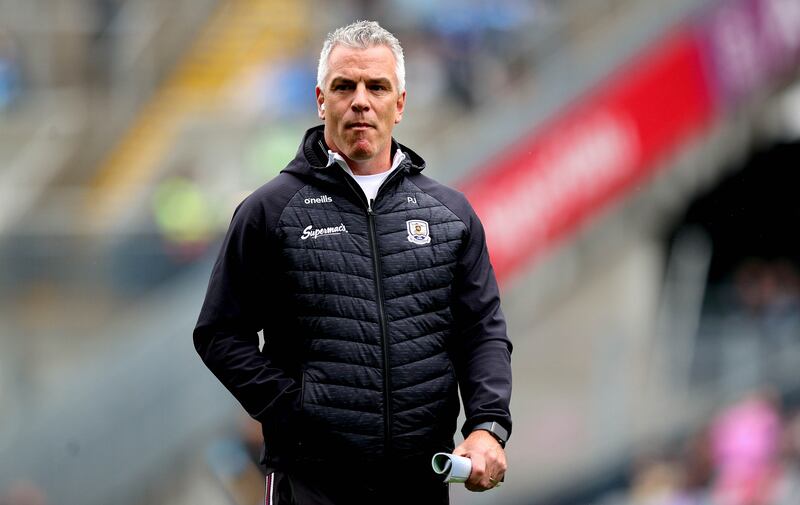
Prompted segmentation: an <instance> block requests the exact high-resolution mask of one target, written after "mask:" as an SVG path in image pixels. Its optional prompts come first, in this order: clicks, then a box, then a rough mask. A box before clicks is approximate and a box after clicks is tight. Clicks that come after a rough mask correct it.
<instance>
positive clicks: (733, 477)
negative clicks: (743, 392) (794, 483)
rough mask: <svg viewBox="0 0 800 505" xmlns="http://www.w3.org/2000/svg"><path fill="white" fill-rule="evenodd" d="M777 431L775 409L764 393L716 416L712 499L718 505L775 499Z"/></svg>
mask: <svg viewBox="0 0 800 505" xmlns="http://www.w3.org/2000/svg"><path fill="white" fill-rule="evenodd" d="M780 435H781V421H780V416H779V413H778V409H777V407H776V405H775V403H774V402H773V401H771V399H769V398H768V397H766V396H765V395H758V396H752V397H750V398H746V399H745V400H743V401H741V402H739V403H738V404H736V405H734V406H732V407H730V408H728V409H726V410H725V411H723V412H722V413H721V414H720V415H719V416H718V417H717V419H715V421H714V423H713V426H712V447H713V454H714V465H715V467H716V478H715V481H714V498H715V501H717V502H718V503H720V504H721V505H768V504H772V503H774V500H773V498H774V495H775V491H776V484H777V481H778V476H779V471H778V469H779V460H778V455H779V448H780Z"/></svg>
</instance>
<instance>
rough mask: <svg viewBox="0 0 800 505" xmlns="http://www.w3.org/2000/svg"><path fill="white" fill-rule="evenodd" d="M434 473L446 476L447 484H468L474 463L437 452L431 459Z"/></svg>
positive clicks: (453, 455) (463, 458)
mask: <svg viewBox="0 0 800 505" xmlns="http://www.w3.org/2000/svg"><path fill="white" fill-rule="evenodd" d="M431 466H432V467H433V471H434V472H436V473H438V474H439V475H444V481H445V482H466V481H467V479H468V478H469V474H470V473H471V472H472V461H470V459H469V458H465V457H464V456H456V455H455V454H448V453H446V452H437V453H436V454H434V455H433V459H431Z"/></svg>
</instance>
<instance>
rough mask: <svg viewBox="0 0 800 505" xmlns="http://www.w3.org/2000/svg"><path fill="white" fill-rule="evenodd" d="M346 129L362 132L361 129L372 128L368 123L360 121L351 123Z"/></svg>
mask: <svg viewBox="0 0 800 505" xmlns="http://www.w3.org/2000/svg"><path fill="white" fill-rule="evenodd" d="M347 127H348V128H351V129H354V130H363V129H366V128H372V125H371V124H369V123H362V122H360V121H356V122H353V123H348V124H347Z"/></svg>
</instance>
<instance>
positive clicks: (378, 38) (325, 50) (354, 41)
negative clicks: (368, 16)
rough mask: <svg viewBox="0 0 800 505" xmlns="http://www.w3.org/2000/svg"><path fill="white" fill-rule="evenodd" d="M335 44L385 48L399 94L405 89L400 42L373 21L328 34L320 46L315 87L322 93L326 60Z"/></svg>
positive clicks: (351, 25)
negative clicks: (390, 58) (390, 53)
mask: <svg viewBox="0 0 800 505" xmlns="http://www.w3.org/2000/svg"><path fill="white" fill-rule="evenodd" d="M337 44H341V45H343V46H347V47H351V48H354V49H368V48H370V47H375V46H386V47H388V48H389V49H391V50H392V54H393V55H394V61H395V74H397V86H398V88H399V91H400V93H402V92H403V91H405V89H406V64H405V60H404V58H403V48H402V47H401V46H400V41H399V40H397V37H395V36H394V35H392V34H391V33H390V32H389V31H388V30H386V29H384V28H382V27H381V25H379V24H378V23H376V22H375V21H356V22H355V23H351V24H349V25H347V26H343V27H341V28H338V29H336V31H334V32H332V33H329V34H328V37H327V38H326V39H325V43H324V44H323V45H322V52H321V53H320V55H319V66H318V67H317V86H319V88H320V89H322V90H323V91H324V89H325V88H324V87H323V86H322V85H323V82H324V81H325V78H326V77H327V76H328V71H329V69H328V59H329V58H330V55H331V51H332V50H333V48H334V47H336V45H337Z"/></svg>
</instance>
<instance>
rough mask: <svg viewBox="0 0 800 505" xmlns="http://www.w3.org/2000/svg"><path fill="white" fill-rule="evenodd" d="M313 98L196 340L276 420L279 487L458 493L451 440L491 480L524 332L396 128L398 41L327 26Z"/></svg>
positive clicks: (421, 495)
mask: <svg viewBox="0 0 800 505" xmlns="http://www.w3.org/2000/svg"><path fill="white" fill-rule="evenodd" d="M316 98H317V107H318V113H319V117H320V119H321V120H322V121H323V122H324V125H323V126H319V127H315V128H312V129H310V130H308V132H307V133H306V135H305V137H304V138H303V141H302V143H301V144H300V148H299V150H298V152H297V156H296V157H295V159H294V160H293V161H292V162H290V163H289V165H288V166H287V167H286V168H285V169H284V170H283V171H282V172H281V174H280V175H278V176H277V177H276V178H275V179H273V180H272V181H270V182H269V183H267V184H265V185H264V186H262V187H261V188H259V189H258V190H256V191H255V192H254V193H253V194H252V195H250V196H249V197H248V198H247V199H246V200H245V201H244V202H242V204H241V205H240V206H239V208H238V209H237V210H236V212H235V214H234V217H233V220H232V222H231V226H230V229H229V230H228V234H227V236H226V238H225V241H224V243H223V246H222V250H221V252H220V255H219V258H218V260H217V263H216V265H215V266H214V271H213V273H212V275H211V281H210V283H209V287H208V293H207V295H206V300H205V303H204V305H203V309H202V312H201V314H200V318H199V321H198V323H197V327H196V329H195V332H194V342H195V347H196V348H197V351H198V352H199V353H200V355H201V357H202V358H203V361H204V362H205V363H206V365H207V366H208V367H209V368H210V369H211V370H212V371H213V372H214V374H215V375H216V376H217V377H218V378H219V379H220V381H221V382H222V383H223V384H224V385H225V386H226V387H227V388H228V389H229V390H230V391H231V393H232V394H233V395H234V396H235V397H236V398H237V399H238V400H239V401H240V402H241V403H242V405H243V406H244V408H245V409H246V410H247V411H248V412H249V413H250V415H252V416H253V417H254V418H255V419H257V420H259V421H260V422H261V423H262V425H263V433H264V439H265V454H264V460H263V462H264V465H265V467H266V469H267V472H268V474H269V475H268V478H267V481H268V496H267V499H268V500H271V501H269V502H268V503H297V504H353V503H401V502H403V503H405V502H408V501H410V500H411V501H413V502H414V503H437V504H438V503H448V500H449V497H448V488H447V486H446V485H445V484H443V483H442V482H441V480H442V479H441V477H440V476H437V475H435V474H434V473H433V471H432V469H431V465H430V460H431V456H432V455H433V454H435V453H436V452H441V451H445V452H451V451H452V452H454V453H455V454H458V455H464V456H467V457H469V458H470V459H471V460H472V473H471V475H470V478H469V480H468V481H467V483H466V486H467V488H468V489H470V490H474V491H483V490H487V489H491V488H493V487H495V486H497V485H499V482H501V481H502V480H503V478H504V475H505V472H506V459H505V453H504V449H503V447H504V446H505V442H506V440H507V439H508V435H509V433H510V431H511V415H510V412H509V402H510V395H511V365H510V362H511V359H510V357H511V343H510V341H509V339H508V337H507V335H506V325H505V320H504V318H503V314H502V312H501V310H500V299H499V295H498V289H497V284H496V282H495V278H494V273H493V271H492V267H491V264H490V262H489V256H488V253H487V250H486V244H485V238H484V233H483V228H482V226H481V224H480V221H479V220H478V218H477V216H476V215H475V213H474V212H473V210H472V208H471V207H470V205H469V203H468V202H467V201H466V199H465V198H464V196H463V195H462V194H461V193H458V192H457V191H454V190H452V189H450V188H448V187H446V186H443V185H441V184H439V183H437V182H435V181H433V180H432V179H430V178H428V177H426V176H424V175H422V174H421V171H422V169H423V168H424V166H425V163H424V161H423V160H422V158H421V157H419V156H418V155H417V154H416V153H414V152H413V151H412V150H410V149H408V148H407V147H405V146H403V145H401V144H398V143H397V142H396V141H394V140H393V139H392V130H393V128H394V125H395V124H397V123H399V122H400V120H401V119H402V115H403V111H404V108H405V99H406V91H405V66H404V61H403V51H402V48H401V47H400V44H399V42H398V41H397V39H396V38H395V37H394V36H393V35H392V34H391V33H389V32H387V31H386V30H384V29H383V28H381V27H380V26H379V25H378V24H377V23H374V22H367V21H359V22H356V23H353V24H351V25H348V26H346V27H343V28H340V29H338V30H336V31H335V32H333V33H332V34H330V35H329V36H328V39H327V40H326V42H325V44H324V46H323V49H322V53H321V56H320V62H319V71H318V82H317V88H316ZM260 330H263V332H264V340H265V344H264V347H263V350H262V351H259V350H258V347H257V342H258V338H257V332H258V331H260ZM459 386H460V388H461V395H462V399H463V402H464V408H465V412H466V422H465V424H464V426H463V428H462V433H463V434H464V436H465V437H466V438H465V440H464V442H463V443H462V444H461V445H459V446H458V447H455V448H453V435H454V433H455V431H456V419H457V416H458V411H459V402H458V394H457V392H458V387H459Z"/></svg>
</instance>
